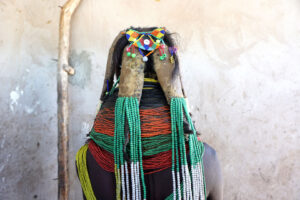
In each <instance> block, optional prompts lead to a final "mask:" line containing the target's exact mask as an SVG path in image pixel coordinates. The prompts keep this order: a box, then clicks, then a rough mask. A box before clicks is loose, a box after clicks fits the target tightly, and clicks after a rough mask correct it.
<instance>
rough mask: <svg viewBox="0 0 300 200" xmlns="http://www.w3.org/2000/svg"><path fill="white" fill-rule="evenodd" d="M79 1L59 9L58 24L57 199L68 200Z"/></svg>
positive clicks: (71, 0) (68, 2)
mask: <svg viewBox="0 0 300 200" xmlns="http://www.w3.org/2000/svg"><path fill="white" fill-rule="evenodd" d="M80 1H81V0H68V1H67V2H66V3H65V5H64V6H63V7H62V9H61V13H60V24H59V55H58V66H57V104H58V106H57V122H58V199H59V200H67V199H69V170H68V153H69V133H68V118H69V111H68V76H69V75H73V74H74V69H73V68H72V67H71V66H70V65H69V62H68V58H69V48H70V26H71V18H72V14H73V13H74V11H75V9H76V8H77V6H78V5H79V3H80Z"/></svg>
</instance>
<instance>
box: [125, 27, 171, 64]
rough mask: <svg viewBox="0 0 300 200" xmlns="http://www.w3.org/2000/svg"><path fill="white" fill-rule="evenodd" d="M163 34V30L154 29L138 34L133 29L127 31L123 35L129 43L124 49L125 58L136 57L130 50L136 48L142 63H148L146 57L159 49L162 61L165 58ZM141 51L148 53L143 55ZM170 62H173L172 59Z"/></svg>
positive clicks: (132, 50) (164, 31) (133, 51)
mask: <svg viewBox="0 0 300 200" xmlns="http://www.w3.org/2000/svg"><path fill="white" fill-rule="evenodd" d="M165 33H166V30H165V28H156V29H154V30H153V31H149V32H139V31H137V30H133V29H129V30H127V31H126V32H125V34H126V38H127V40H128V42H129V43H130V45H129V47H128V48H127V49H126V51H127V56H131V57H132V58H135V57H136V54H135V50H134V48H131V47H132V46H134V47H137V48H138V50H139V52H140V54H141V55H142V56H143V61H144V62H147V61H148V56H149V55H150V54H152V53H153V52H154V51H155V50H156V49H159V53H160V59H161V60H164V59H165V58H166V57H167V56H166V54H165V47H166V45H165V42H164V36H165ZM142 50H144V51H149V52H148V53H147V54H146V55H145V54H144V53H143V51H142ZM172 51H174V49H172ZM175 51H176V50H175ZM171 61H172V62H174V58H173V59H172V58H171Z"/></svg>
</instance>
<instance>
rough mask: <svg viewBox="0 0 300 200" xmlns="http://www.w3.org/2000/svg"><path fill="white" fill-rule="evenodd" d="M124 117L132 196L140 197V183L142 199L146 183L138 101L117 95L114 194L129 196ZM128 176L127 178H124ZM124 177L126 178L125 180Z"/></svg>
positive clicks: (118, 196)
mask: <svg viewBox="0 0 300 200" xmlns="http://www.w3.org/2000/svg"><path fill="white" fill-rule="evenodd" d="M125 117H126V119H127V121H128V127H129V132H130V143H129V145H130V160H131V163H130V170H131V191H132V198H133V199H137V200H140V199H141V197H142V192H141V184H142V188H143V199H146V184H145V180H144V172H143V171H144V170H143V163H142V156H143V155H142V143H141V126H140V116H139V103H138V100H137V98H133V97H119V98H118V99H117V101H116V106H115V125H116V126H115V135H114V158H115V176H116V183H117V185H116V196H117V199H120V198H121V189H122V193H123V196H122V197H123V198H125V197H126V195H127V196H129V195H128V194H125V193H128V192H129V191H130V190H129V189H128V187H129V174H128V168H127V167H128V166H127V161H125V160H124V155H123V145H124V142H125V136H124V134H125V128H124V127H125ZM126 177H128V178H126ZM125 179H126V180H125Z"/></svg>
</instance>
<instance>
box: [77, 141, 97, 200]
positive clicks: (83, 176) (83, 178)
mask: <svg viewBox="0 0 300 200" xmlns="http://www.w3.org/2000/svg"><path fill="white" fill-rule="evenodd" d="M87 150H88V145H87V144H86V145H84V146H82V147H81V148H80V149H79V151H78V152H77V154H76V166H77V171H78V176H79V180H80V183H81V187H82V190H83V193H84V195H85V197H86V198H87V199H89V200H96V197H95V195H94V191H93V188H92V184H91V181H90V177H89V173H88V170H87V165H86V152H87Z"/></svg>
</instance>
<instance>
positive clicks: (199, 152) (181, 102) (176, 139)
mask: <svg viewBox="0 0 300 200" xmlns="http://www.w3.org/2000/svg"><path fill="white" fill-rule="evenodd" d="M183 115H185V116H186V118H187V120H188V123H189V126H190V128H191V130H192V131H193V134H190V135H189V148H190V155H191V173H190V171H189V168H188V163H187V157H186V150H185V137H184V129H183ZM171 123H172V181H173V193H174V194H175V192H176V195H174V196H173V199H174V200H176V199H181V192H178V190H179V188H180V183H181V182H180V173H179V153H178V152H180V170H181V174H182V183H181V184H182V195H183V199H184V200H185V199H199V198H200V200H205V199H206V189H205V187H206V186H205V179H204V170H203V161H202V157H203V152H204V146H203V143H202V142H198V140H197V135H196V130H195V128H194V126H193V122H192V120H191V117H190V115H189V113H188V110H187V106H186V102H185V99H184V98H172V99H171Z"/></svg>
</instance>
